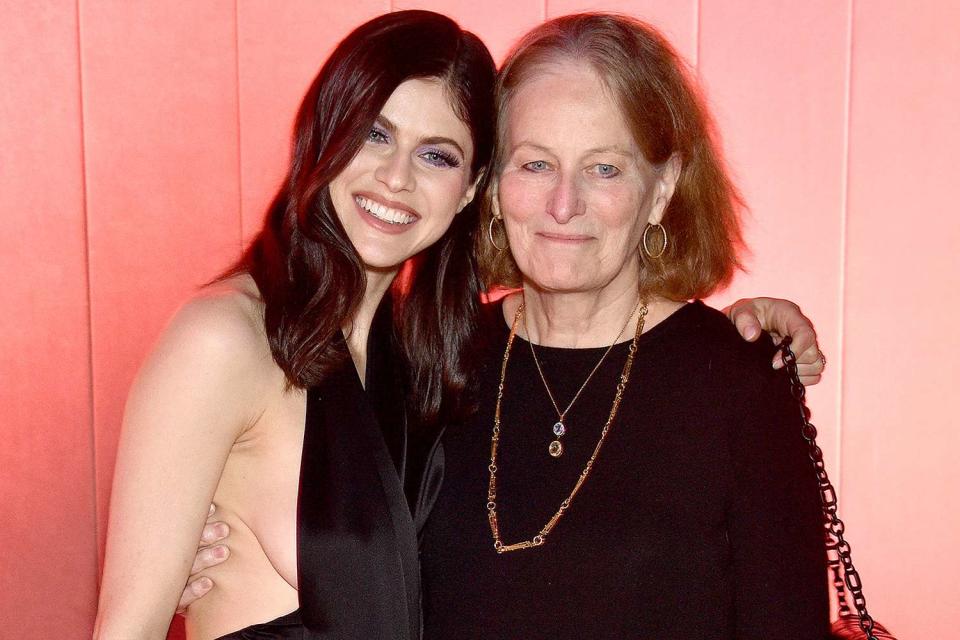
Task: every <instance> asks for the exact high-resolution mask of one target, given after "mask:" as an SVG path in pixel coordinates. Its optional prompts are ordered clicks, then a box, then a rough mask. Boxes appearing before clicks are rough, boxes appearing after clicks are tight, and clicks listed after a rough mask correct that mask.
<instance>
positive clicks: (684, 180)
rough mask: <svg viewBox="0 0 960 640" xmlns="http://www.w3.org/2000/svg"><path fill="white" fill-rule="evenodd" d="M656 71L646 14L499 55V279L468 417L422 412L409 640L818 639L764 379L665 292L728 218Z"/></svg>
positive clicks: (665, 54) (722, 264) (673, 77)
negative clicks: (432, 488)
mask: <svg viewBox="0 0 960 640" xmlns="http://www.w3.org/2000/svg"><path fill="white" fill-rule="evenodd" d="M682 69H683V66H682V63H681V62H680V61H679V60H678V58H677V56H676V54H675V53H674V52H673V50H672V49H671V48H670V46H669V45H668V44H667V43H666V42H665V41H664V40H663V38H662V37H661V36H660V35H659V34H657V33H656V32H655V31H654V30H652V29H651V28H650V27H648V26H646V25H644V24H641V23H639V22H635V21H633V20H630V19H627V18H623V17H618V16H608V15H578V16H567V17H563V18H559V19H557V20H553V21H551V22H548V23H546V24H544V25H542V26H540V27H538V28H536V29H535V30H534V31H533V32H531V33H530V34H528V35H527V36H526V37H525V38H524V39H523V40H522V41H521V42H520V43H519V45H518V46H517V48H516V49H515V50H514V51H513V53H512V54H511V56H510V57H509V59H508V60H507V62H506V64H505V66H504V67H503V68H502V69H501V71H500V78H499V92H498V106H499V117H500V123H499V125H500V128H499V131H500V134H499V135H500V139H499V146H498V151H497V152H496V154H495V166H494V180H493V184H492V188H491V192H490V199H491V202H490V205H491V206H490V207H489V210H490V215H492V219H490V221H489V222H488V230H489V232H490V233H489V234H488V236H487V237H486V238H484V239H483V242H484V243H485V244H484V246H483V247H482V248H483V252H484V254H485V255H486V256H487V260H486V263H487V266H488V268H489V271H490V274H491V275H490V276H489V277H490V278H492V279H493V280H494V281H496V282H504V283H506V284H508V285H519V286H520V287H521V290H520V291H519V292H518V293H515V294H513V295H510V296H509V297H507V298H506V299H505V300H503V301H502V303H501V304H500V305H498V307H497V308H496V309H495V312H494V314H493V318H492V319H491V322H490V323H489V324H488V326H487V328H486V331H487V338H488V340H487V346H486V348H485V351H484V353H483V355H482V357H481V362H482V367H483V369H482V373H481V374H480V375H479V376H478V384H477V388H476V390H475V392H476V396H475V397H476V400H477V401H478V402H479V407H480V408H479V411H477V412H476V413H475V414H474V415H473V417H472V418H471V419H469V420H468V421H467V422H466V423H465V424H460V425H456V426H451V427H449V428H447V429H446V431H445V435H444V448H445V475H444V483H443V487H442V489H441V491H440V494H439V497H438V499H437V502H436V504H435V505H434V508H433V511H432V514H431V517H430V520H429V522H428V523H427V526H426V529H425V533H424V540H423V547H422V552H421V562H422V566H423V569H422V571H423V580H424V590H425V591H424V612H425V613H424V615H425V637H426V638H438V639H439V638H459V639H463V638H524V639H536V638H545V639H546V638H551V639H556V638H591V639H597V638H618V639H619V638H671V639H676V638H710V639H714V640H715V639H718V638H738V639H741V640H742V639H748V638H757V639H760V638H771V637H777V638H824V637H825V636H826V632H827V627H828V604H827V594H826V581H825V562H824V561H825V553H824V544H823V535H822V527H821V518H820V511H819V503H818V499H819V498H818V493H817V487H816V484H815V482H814V474H813V472H812V469H811V468H810V462H809V460H807V459H806V455H805V446H804V441H803V439H802V437H801V432H800V423H799V420H798V418H799V416H798V412H797V409H796V405H795V404H794V401H792V400H791V397H790V394H789V388H788V384H787V380H786V379H785V376H783V375H781V374H777V373H776V372H774V371H772V370H771V369H770V367H769V365H768V361H769V356H770V354H771V351H772V348H771V346H770V344H769V343H767V342H764V343H759V344H754V345H751V344H748V343H745V342H744V341H742V340H741V339H740V338H739V337H738V336H737V334H736V332H735V331H734V330H733V329H732V327H731V326H730V324H729V322H727V320H726V319H725V318H724V316H723V315H722V314H720V313H719V312H717V311H714V310H712V309H710V308H708V307H707V306H705V305H704V304H703V303H701V302H697V301H694V302H687V301H688V300H696V299H697V298H700V297H703V296H706V295H708V294H710V293H711V292H713V291H714V290H715V289H716V288H717V287H718V286H720V285H722V284H723V283H725V282H726V281H727V280H728V279H729V278H730V276H731V274H732V272H733V270H734V268H735V267H736V266H737V262H736V254H735V249H736V247H737V244H738V242H739V240H740V233H739V228H738V225H737V216H736V205H737V197H736V193H735V191H734V189H733V187H732V185H731V183H730V181H729V179H728V178H727V176H726V174H725V173H724V171H723V168H722V165H721V162H720V159H719V157H718V154H717V152H716V150H715V147H714V144H713V142H712V141H711V138H710V135H709V128H708V119H707V114H706V112H705V111H704V108H703V106H702V104H701V102H700V101H699V99H698V97H697V94H696V93H695V91H694V89H693V88H692V87H691V83H690V81H689V80H688V79H687V78H686V77H685V74H684V73H683V70H682ZM507 247H509V250H508V249H507ZM432 463H433V464H434V465H436V464H440V460H438V459H434V460H433V462H432Z"/></svg>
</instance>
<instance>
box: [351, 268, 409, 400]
mask: <svg viewBox="0 0 960 640" xmlns="http://www.w3.org/2000/svg"><path fill="white" fill-rule="evenodd" d="M397 271H398V270H397V269H390V270H380V269H367V270H366V276H367V286H366V288H365V289H364V292H363V299H362V300H361V301H360V306H359V307H357V310H356V311H355V312H354V314H353V316H351V318H350V321H349V322H348V323H347V324H345V325H344V326H343V333H344V335H346V336H347V348H348V349H349V350H350V356H351V358H353V364H354V366H355V367H356V369H357V374H358V375H359V376H360V381H361V382H363V383H364V384H365V383H366V372H367V339H368V338H369V336H370V326H371V325H372V324H373V317H374V316H375V315H376V313H377V307H379V306H380V301H381V300H383V295H384V294H385V293H386V292H387V289H389V288H390V284H391V283H392V282H393V279H394V277H395V276H396V275H397Z"/></svg>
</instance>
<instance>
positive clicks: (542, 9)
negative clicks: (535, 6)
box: [540, 0, 550, 22]
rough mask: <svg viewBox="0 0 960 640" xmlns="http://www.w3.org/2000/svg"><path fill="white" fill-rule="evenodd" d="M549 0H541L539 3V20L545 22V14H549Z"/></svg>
mask: <svg viewBox="0 0 960 640" xmlns="http://www.w3.org/2000/svg"><path fill="white" fill-rule="evenodd" d="M549 2H550V0H543V4H542V5H540V22H546V21H547V16H549V15H550V6H549Z"/></svg>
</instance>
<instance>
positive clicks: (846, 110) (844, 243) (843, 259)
mask: <svg viewBox="0 0 960 640" xmlns="http://www.w3.org/2000/svg"><path fill="white" fill-rule="evenodd" d="M846 8H847V24H846V39H847V42H846V45H847V46H846V53H847V56H846V60H845V69H844V84H845V85H846V86H845V87H844V93H843V95H844V100H843V156H842V162H843V165H842V168H841V178H840V179H841V187H840V190H841V215H840V287H839V291H838V295H839V297H840V301H839V302H840V304H839V305H838V309H839V314H838V315H839V317H838V318H837V336H838V340H839V344H838V349H839V353H838V356H839V357H838V358H836V360H837V378H838V379H839V392H838V394H837V398H838V401H837V414H836V424H837V431H836V442H835V443H834V444H835V446H836V451H837V465H836V467H837V472H836V473H835V474H834V476H835V478H836V481H835V484H836V486H837V491H838V492H842V490H843V477H844V473H843V429H844V418H845V404H846V389H847V384H846V376H845V373H846V360H847V349H846V342H847V341H846V319H847V310H848V301H847V269H848V267H849V265H848V264H847V258H848V255H849V251H848V249H849V247H848V244H849V234H848V231H847V226H848V224H849V217H850V125H851V105H852V103H853V20H854V0H847V7H846Z"/></svg>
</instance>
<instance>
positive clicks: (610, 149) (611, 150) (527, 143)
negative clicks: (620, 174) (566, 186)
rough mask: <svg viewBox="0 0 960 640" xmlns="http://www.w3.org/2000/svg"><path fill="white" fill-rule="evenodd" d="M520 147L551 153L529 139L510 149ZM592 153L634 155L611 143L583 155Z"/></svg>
mask: <svg viewBox="0 0 960 640" xmlns="http://www.w3.org/2000/svg"><path fill="white" fill-rule="evenodd" d="M522 147H526V148H528V149H535V150H536V151H543V152H545V153H553V150H551V149H548V148H547V147H545V146H543V145H541V144H537V143H535V142H530V141H529V140H522V141H520V142H519V143H517V144H516V145H514V146H513V148H512V149H511V151H516V150H517V149H520V148H522ZM594 153H616V154H618V155H621V156H625V157H627V158H632V157H633V156H634V153H632V152H631V151H630V150H629V149H627V148H626V147H624V146H622V145H619V144H611V145H607V146H605V147H594V148H592V149H587V151H586V154H585V155H590V154H594Z"/></svg>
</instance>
